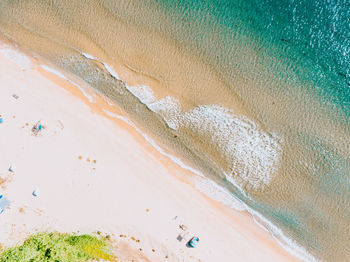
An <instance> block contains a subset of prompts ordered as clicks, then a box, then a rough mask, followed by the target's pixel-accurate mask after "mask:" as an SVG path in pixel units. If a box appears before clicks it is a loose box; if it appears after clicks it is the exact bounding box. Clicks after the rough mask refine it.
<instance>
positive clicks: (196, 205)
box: [0, 51, 296, 261]
mask: <svg viewBox="0 0 350 262" xmlns="http://www.w3.org/2000/svg"><path fill="white" fill-rule="evenodd" d="M8 54H9V52H8V51H6V52H5V53H0V68H1V70H0V79H1V83H2V88H1V91H0V92H1V95H0V99H1V102H0V103H1V113H0V114H1V115H2V117H3V119H4V122H3V123H2V124H1V126H0V132H1V133H0V136H1V137H3V138H5V139H2V140H1V148H2V149H1V150H2V153H1V155H2V157H1V160H0V170H1V171H0V175H1V178H3V179H5V180H6V182H5V183H2V184H1V187H2V191H3V193H4V194H5V195H6V196H7V197H8V198H9V200H10V201H11V206H10V208H9V209H7V210H5V212H4V213H3V214H2V215H1V220H0V225H1V226H0V228H1V234H0V236H1V238H0V241H1V244H2V245H4V246H10V245H13V244H16V243H18V242H20V241H21V240H23V239H24V238H25V237H26V236H28V234H31V233H35V232H38V231H44V230H49V231H52V230H58V231H62V232H67V231H68V232H70V231H73V232H77V231H79V232H94V231H101V232H102V233H104V234H108V235H110V236H111V239H112V241H114V244H115V246H116V247H117V248H116V251H115V252H116V255H117V257H119V259H120V260H121V261H131V260H132V259H134V260H136V261H165V259H168V260H169V261H183V260H185V261H296V258H294V257H292V256H291V255H290V254H288V253H287V251H285V250H284V249H283V248H282V247H281V246H279V245H278V243H277V242H276V241H275V240H274V239H273V238H272V237H271V235H270V234H269V233H268V232H266V231H265V230H263V229H261V228H260V227H258V226H257V225H256V224H255V223H254V221H253V219H252V217H251V216H250V215H249V214H248V213H247V212H239V211H235V210H233V209H232V208H229V207H227V206H225V205H223V204H222V203H220V202H217V201H214V200H212V199H210V198H208V197H207V196H206V195H205V194H203V193H201V192H199V191H198V190H197V189H195V187H194V184H195V183H196V181H200V180H201V179H202V178H200V177H198V176H197V175H195V174H192V173H191V172H189V171H186V170H184V169H183V168H181V167H180V166H179V165H177V164H175V163H174V162H172V161H171V160H170V159H169V158H168V157H167V156H165V155H164V154H160V153H159V152H158V151H157V150H156V149H155V148H154V147H153V146H152V145H151V144H150V143H149V141H147V140H146V139H145V137H144V136H143V135H141V134H140V133H139V132H138V131H137V130H138V129H135V127H134V126H132V125H130V124H128V123H127V122H125V121H123V120H122V119H125V117H127V115H126V114H125V113H123V112H122V110H121V109H119V108H118V107H117V106H116V105H113V104H112V103H111V102H110V101H107V100H106V99H104V98H102V97H101V96H99V95H98V94H95V93H94V92H93V91H92V90H91V89H89V87H88V86H86V85H84V84H83V83H79V84H77V85H73V84H72V83H70V82H68V81H66V80H64V79H62V78H59V77H58V76H57V75H55V74H52V73H50V72H48V71H47V70H44V69H43V68H42V67H39V65H38V63H37V61H35V60H31V61H30V62H28V60H26V58H25V57H22V58H21V56H20V55H19V53H17V52H16V53H12V54H10V55H8ZM5 55H6V56H7V57H6V56H5ZM9 58H10V59H9ZM16 63H17V64H16ZM78 86H79V87H80V88H84V89H79V87H78ZM82 90H83V91H84V92H82ZM13 94H16V95H18V99H16V98H14V97H13V96H12V95H13ZM90 100H91V101H92V102H91V101H90ZM37 121H41V123H42V125H43V126H44V129H43V130H42V131H41V132H40V133H39V134H38V136H34V135H33V133H32V132H31V128H32V126H33V125H34V124H35V123H37ZM153 139H154V138H153ZM10 165H12V166H13V167H14V168H13V169H14V172H9V171H7V170H8V167H9V166H10ZM33 190H39V192H40V195H39V196H38V197H34V196H32V192H33ZM176 216H177V218H176V219H175V217H176ZM181 224H185V225H186V226H187V227H188V228H189V229H188V231H189V233H188V236H187V239H186V240H182V241H178V240H177V237H178V235H179V234H180V233H183V232H182V230H181V229H180V228H179V225H181ZM121 235H122V236H121ZM193 235H197V236H198V237H199V238H200V244H199V245H198V247H197V248H195V249H191V248H187V247H186V241H187V240H188V239H189V238H190V237H191V236H193ZM138 240H139V241H138ZM153 250H154V251H153ZM166 257H167V258H166Z"/></svg>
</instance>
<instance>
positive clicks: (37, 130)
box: [32, 121, 44, 136]
mask: <svg viewBox="0 0 350 262" xmlns="http://www.w3.org/2000/svg"><path fill="white" fill-rule="evenodd" d="M43 128H44V127H43V126H42V125H41V122H40V121H38V122H37V123H36V124H35V125H34V126H33V128H32V133H33V134H34V135H35V136H37V135H38V134H39V133H40V131H41V130H42V129H43Z"/></svg>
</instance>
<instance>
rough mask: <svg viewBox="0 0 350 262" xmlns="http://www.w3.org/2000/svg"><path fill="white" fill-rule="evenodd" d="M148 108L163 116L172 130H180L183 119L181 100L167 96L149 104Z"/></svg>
mask: <svg viewBox="0 0 350 262" xmlns="http://www.w3.org/2000/svg"><path fill="white" fill-rule="evenodd" d="M148 108H149V109H151V110H152V111H153V112H155V113H158V114H159V115H161V116H162V117H163V119H164V121H165V122H166V123H167V125H168V126H169V127H170V128H171V129H173V130H176V129H178V127H179V123H180V122H181V118H182V116H181V107H180V102H179V100H177V99H175V98H173V97H170V96H167V97H165V98H162V99H160V100H158V101H155V102H153V103H149V104H148Z"/></svg>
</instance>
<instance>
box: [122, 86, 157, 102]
mask: <svg viewBox="0 0 350 262" xmlns="http://www.w3.org/2000/svg"><path fill="white" fill-rule="evenodd" d="M127 89H128V90H129V91H130V92H131V93H132V94H133V95H134V96H136V97H137V98H138V99H139V100H140V101H141V102H142V103H143V104H145V105H147V106H148V105H150V104H151V103H153V102H155V101H156V99H155V97H154V94H153V90H152V89H151V88H149V87H148V86H127Z"/></svg>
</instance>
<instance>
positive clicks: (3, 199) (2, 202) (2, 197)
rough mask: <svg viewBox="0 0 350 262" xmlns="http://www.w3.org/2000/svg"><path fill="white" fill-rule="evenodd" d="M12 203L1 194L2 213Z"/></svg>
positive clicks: (0, 205) (0, 210) (0, 206)
mask: <svg viewBox="0 0 350 262" xmlns="http://www.w3.org/2000/svg"><path fill="white" fill-rule="evenodd" d="M9 205H10V201H8V199H7V198H6V197H4V196H3V195H0V214H1V213H2V212H4V210H5V209H6V208H7V207H8V206H9Z"/></svg>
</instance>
